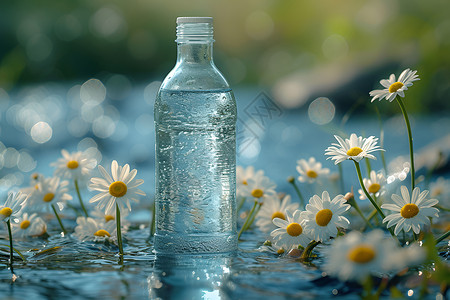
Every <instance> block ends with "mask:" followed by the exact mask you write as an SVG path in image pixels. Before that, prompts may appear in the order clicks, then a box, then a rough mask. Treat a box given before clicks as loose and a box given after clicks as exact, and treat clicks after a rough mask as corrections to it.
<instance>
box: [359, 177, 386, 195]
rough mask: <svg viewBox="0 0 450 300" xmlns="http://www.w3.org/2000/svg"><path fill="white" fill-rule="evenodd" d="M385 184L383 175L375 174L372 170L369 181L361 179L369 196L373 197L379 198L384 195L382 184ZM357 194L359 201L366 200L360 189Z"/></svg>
mask: <svg viewBox="0 0 450 300" xmlns="http://www.w3.org/2000/svg"><path fill="white" fill-rule="evenodd" d="M385 182H386V178H385V177H384V175H383V173H382V172H379V173H376V172H375V171H374V170H372V171H370V179H369V178H363V183H364V187H365V188H366V190H367V191H368V192H369V193H370V194H373V195H375V197H379V196H381V195H383V194H384V188H383V184H384V183H385ZM358 193H359V199H361V200H364V199H367V197H366V194H365V193H364V191H363V190H362V189H359V190H358Z"/></svg>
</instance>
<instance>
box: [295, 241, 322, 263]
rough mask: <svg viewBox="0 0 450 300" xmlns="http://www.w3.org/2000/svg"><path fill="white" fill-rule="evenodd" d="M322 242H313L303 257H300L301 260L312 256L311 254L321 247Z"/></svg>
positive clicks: (307, 247)
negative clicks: (317, 247)
mask: <svg viewBox="0 0 450 300" xmlns="http://www.w3.org/2000/svg"><path fill="white" fill-rule="evenodd" d="M319 244H320V242H316V241H311V242H310V243H309V244H308V246H306V248H305V250H303V253H302V256H301V257H300V258H301V259H307V258H309V257H310V256H311V253H312V251H313V249H314V248H315V247H316V246H317V245H319Z"/></svg>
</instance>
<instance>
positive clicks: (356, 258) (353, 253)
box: [348, 245, 376, 264]
mask: <svg viewBox="0 0 450 300" xmlns="http://www.w3.org/2000/svg"><path fill="white" fill-rule="evenodd" d="M375 255H376V253H375V250H374V249H373V247H372V246H369V245H360V246H356V247H354V248H352V249H351V250H350V252H349V253H348V259H350V260H351V261H353V262H355V263H358V264H366V263H368V262H371V261H372V260H373V259H374V258H375Z"/></svg>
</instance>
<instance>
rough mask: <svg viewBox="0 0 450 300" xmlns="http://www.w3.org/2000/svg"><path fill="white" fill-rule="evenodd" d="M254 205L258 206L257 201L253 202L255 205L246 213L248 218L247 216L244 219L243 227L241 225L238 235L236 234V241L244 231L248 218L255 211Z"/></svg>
mask: <svg viewBox="0 0 450 300" xmlns="http://www.w3.org/2000/svg"><path fill="white" fill-rule="evenodd" d="M256 205H258V201H257V200H255V204H253V207H252V209H251V210H250V212H249V213H248V216H247V219H245V222H244V225H242V227H241V230H239V233H238V240H239V239H240V238H241V234H242V233H243V232H244V231H245V229H246V227H247V224H248V222H249V221H250V218H251V216H252V214H253V212H254V211H255V208H256Z"/></svg>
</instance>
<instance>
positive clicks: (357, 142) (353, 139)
mask: <svg viewBox="0 0 450 300" xmlns="http://www.w3.org/2000/svg"><path fill="white" fill-rule="evenodd" d="M334 137H335V138H336V140H337V141H338V143H339V144H336V143H333V144H332V145H333V146H331V147H328V148H327V149H326V150H325V155H330V157H328V158H327V159H332V160H335V162H334V164H335V165H337V164H339V163H341V162H343V161H344V160H347V159H352V160H354V161H356V162H359V161H360V160H361V159H363V158H365V157H367V158H370V159H376V158H375V156H373V155H372V154H370V153H372V152H374V151H384V150H383V149H381V148H380V146H378V145H377V141H378V138H375V137H374V136H370V137H368V138H363V137H362V136H359V137H358V136H356V134H354V133H352V134H351V135H350V139H345V140H344V139H342V138H341V137H339V136H337V135H335V136H334Z"/></svg>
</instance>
